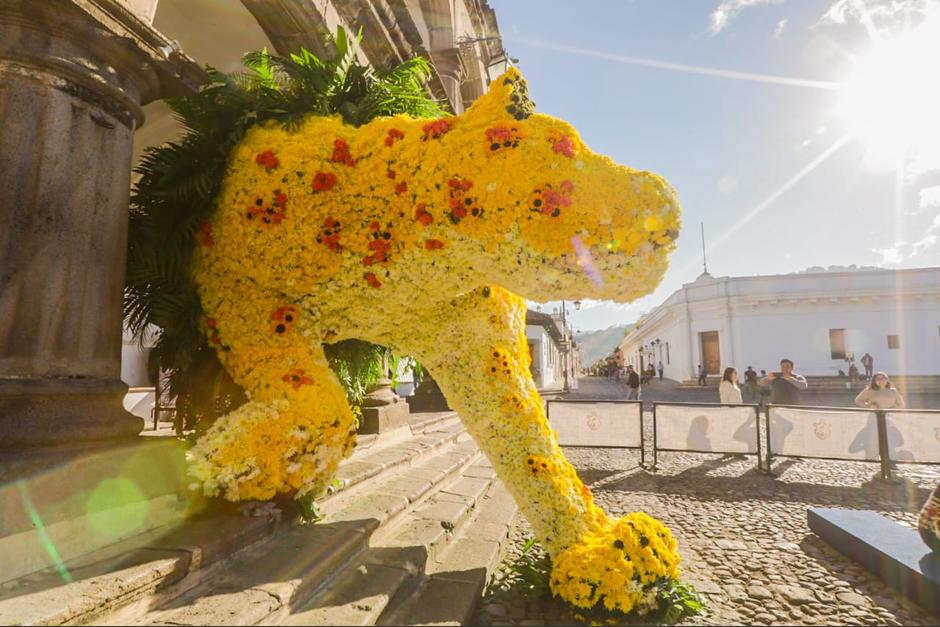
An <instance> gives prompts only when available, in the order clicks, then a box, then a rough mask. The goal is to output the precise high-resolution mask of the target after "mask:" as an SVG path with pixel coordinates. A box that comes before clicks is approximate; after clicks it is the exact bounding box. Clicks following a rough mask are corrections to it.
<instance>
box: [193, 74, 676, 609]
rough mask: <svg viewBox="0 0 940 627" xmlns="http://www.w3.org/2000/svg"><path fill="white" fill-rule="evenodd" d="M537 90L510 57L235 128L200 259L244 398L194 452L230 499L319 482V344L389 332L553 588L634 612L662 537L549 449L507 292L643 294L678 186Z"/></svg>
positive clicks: (323, 448) (669, 554)
mask: <svg viewBox="0 0 940 627" xmlns="http://www.w3.org/2000/svg"><path fill="white" fill-rule="evenodd" d="M532 109H533V104H532V103H531V101H530V100H529V99H528V98H527V96H526V85H525V81H524V79H522V77H521V76H520V75H519V73H518V72H517V71H516V70H514V69H512V70H510V71H509V72H507V73H506V74H505V75H504V76H503V77H501V78H500V79H499V80H498V81H496V82H495V83H493V86H492V88H491V90H490V91H489V93H487V94H486V95H485V96H483V97H481V98H480V99H479V100H478V101H477V102H476V103H475V104H474V105H473V106H472V107H471V108H470V109H469V110H468V111H467V112H466V113H464V114H463V115H461V116H457V117H450V118H443V119H437V120H433V121H430V122H429V121H427V120H413V119H410V118H406V117H391V118H380V119H377V120H374V121H373V122H371V123H369V124H367V125H365V126H362V127H359V128H353V127H351V126H347V125H344V124H343V123H342V122H341V121H340V120H339V118H326V117H316V116H311V117H309V118H307V119H306V121H304V122H303V123H302V124H301V125H300V127H299V128H298V129H295V130H293V131H288V130H286V129H285V128H283V127H281V126H279V125H276V124H266V125H261V126H257V127H254V128H253V129H251V130H250V131H249V132H248V134H247V136H246V137H245V139H244V140H243V141H242V142H241V144H240V145H239V146H238V147H237V148H236V150H235V151H234V153H233V155H232V158H231V161H230V164H229V169H228V172H227V174H226V179H225V181H224V184H223V187H222V191H221V192H220V194H219V196H218V199H217V203H216V209H215V211H214V213H213V215H212V218H211V220H210V221H209V222H207V223H205V224H204V225H203V227H202V230H201V231H200V233H199V236H198V237H197V240H198V241H199V250H198V251H197V253H196V256H195V258H194V266H193V267H194V278H195V281H196V283H197V285H198V289H199V294H200V298H201V300H202V304H203V308H204V310H205V311H206V312H207V316H208V317H207V319H206V321H205V326H206V333H207V334H208V336H209V341H210V344H211V345H213V346H214V347H216V349H217V351H218V354H219V357H220V360H221V361H222V363H223V365H224V366H225V368H226V369H227V370H228V372H229V373H230V375H231V376H232V378H233V379H234V380H235V381H236V382H237V383H238V384H239V385H241V386H242V387H244V389H245V390H246V391H247V393H248V395H249V398H250V400H249V402H247V403H246V404H245V405H243V406H241V407H239V408H238V409H236V410H235V411H232V412H231V413H229V414H227V415H225V416H224V417H222V418H221V419H220V420H218V421H217V422H216V423H215V424H214V425H213V426H212V427H211V429H210V430H209V431H208V432H207V433H206V434H205V435H204V436H203V437H202V439H201V440H200V441H199V442H198V444H197V445H196V446H195V448H194V449H193V450H192V464H193V466H192V472H193V473H194V474H195V475H196V476H197V477H198V478H199V479H200V480H201V481H202V483H203V485H204V489H205V490H206V492H208V493H210V494H218V493H220V492H221V493H223V494H224V495H225V497H226V498H228V499H231V500H239V499H268V498H271V497H272V496H274V495H275V493H277V492H286V491H299V492H301V493H309V492H311V491H313V492H314V493H319V492H321V491H322V490H323V489H325V487H326V486H327V485H328V484H329V483H330V480H331V479H332V476H333V475H334V473H335V471H336V468H337V465H338V464H339V462H340V460H341V459H342V458H343V457H344V456H345V455H348V454H349V452H350V451H351V450H352V448H353V445H354V441H355V425H354V419H353V414H352V412H351V410H350V408H349V406H348V405H347V401H346V397H345V395H344V393H343V389H342V388H341V386H340V384H339V382H338V381H337V379H336V377H335V376H334V374H333V373H332V372H331V371H330V369H329V367H328V365H327V361H326V359H325V357H324V352H323V348H322V344H323V343H331V342H337V341H340V340H343V339H347V338H360V339H364V340H368V341H370V342H374V343H377V344H382V345H386V346H390V347H393V348H394V349H395V350H397V351H400V352H401V353H402V354H411V355H415V356H416V357H417V358H418V359H419V360H420V361H421V362H422V363H423V364H425V365H426V366H427V367H428V368H429V369H430V371H431V372H433V374H434V376H435V378H436V379H437V380H438V381H439V383H440V386H441V388H442V390H443V391H444V393H445V394H446V396H447V399H448V401H449V403H450V404H451V406H452V407H454V409H456V410H457V411H458V413H459V414H460V416H461V418H462V419H463V421H464V423H465V424H466V426H467V429H468V431H469V432H470V434H471V435H472V436H473V437H474V439H475V440H476V442H477V443H478V444H479V446H480V448H481V449H482V450H483V452H484V453H485V454H486V456H487V457H488V458H489V459H490V461H491V462H492V463H493V465H494V467H495V469H496V472H497V474H498V475H499V477H500V478H501V479H502V480H503V482H504V483H505V484H506V486H507V487H508V488H509V490H510V491H511V492H512V494H513V495H514V497H515V499H516V501H517V502H518V504H519V507H520V508H521V509H522V511H523V512H524V514H525V515H526V517H527V518H528V520H529V522H530V523H531V525H532V527H533V529H534V531H535V534H536V535H537V537H538V538H539V539H540V540H541V541H542V542H543V544H544V546H545V547H546V549H547V550H548V552H549V554H550V555H551V556H552V558H553V563H554V567H553V572H552V578H551V587H552V590H553V591H554V592H555V593H556V594H558V595H560V596H562V597H563V598H564V599H566V600H567V601H570V602H571V603H573V604H574V605H576V606H579V607H585V608H589V607H593V606H595V605H597V604H599V603H602V604H603V605H604V606H605V607H607V609H610V610H619V611H622V612H628V611H630V610H632V609H637V610H640V611H642V610H643V609H644V608H648V607H649V605H650V604H651V603H652V597H653V596H654V594H653V592H651V589H652V585H653V584H654V583H656V582H658V581H663V580H666V579H675V578H677V576H678V564H679V556H678V553H677V550H676V542H675V540H674V538H673V536H672V535H671V533H670V532H669V530H668V529H667V528H666V527H664V526H663V525H662V524H661V523H659V522H657V521H656V520H654V519H652V518H650V517H649V516H647V515H645V514H642V513H634V514H630V515H629V516H626V517H624V518H621V519H619V520H612V519H609V518H608V517H607V515H606V514H605V513H604V512H603V510H601V509H600V508H599V507H597V506H596V505H594V503H593V499H592V495H591V492H590V490H589V489H588V488H587V487H586V486H585V485H584V484H582V483H581V481H580V480H579V479H578V477H577V474H576V473H575V470H574V468H573V467H572V466H571V465H570V464H569V463H568V461H567V460H566V459H565V457H564V456H563V454H562V451H561V449H560V448H559V446H558V443H557V439H556V436H555V434H554V433H553V432H552V430H551V429H550V427H549V425H548V422H547V420H546V417H545V413H544V411H543V407H542V401H541V399H540V397H539V394H538V392H537V391H536V389H535V385H534V384H533V381H532V378H531V376H530V373H529V362H530V356H529V351H528V346H527V343H526V337H525V311H526V307H525V301H524V300H523V298H522V297H521V296H525V297H527V298H530V299H534V300H537V301H547V300H552V299H559V298H569V299H574V298H598V299H612V300H616V301H629V300H632V299H634V298H636V297H638V296H641V295H643V294H646V293H648V292H649V291H650V290H652V289H653V288H654V287H655V286H656V285H657V284H658V283H659V281H660V279H661V277H662V275H663V272H664V271H665V268H666V263H667V261H666V256H667V253H668V252H669V251H670V250H671V249H672V248H673V242H674V240H675V238H676V237H677V235H678V228H679V205H678V202H677V199H676V195H675V193H674V192H673V190H672V189H671V188H670V187H669V186H668V185H667V184H666V182H665V181H664V180H663V179H661V178H660V177H658V176H656V175H654V174H650V173H648V172H638V171H634V170H631V169H629V168H626V167H623V166H619V165H616V164H615V163H613V162H612V161H611V160H610V159H608V158H606V157H603V156H600V155H597V154H594V153H592V152H590V151H589V150H588V149H587V148H586V147H585V146H584V144H583V143H582V142H581V140H580V139H579V137H578V135H577V133H576V132H575V130H574V129H573V128H572V127H571V126H569V125H568V124H566V123H564V122H561V121H559V120H556V119H553V118H551V117H548V116H544V115H539V114H535V113H534V112H533V111H532ZM517 294H518V295H517ZM519 295H521V296H519Z"/></svg>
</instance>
